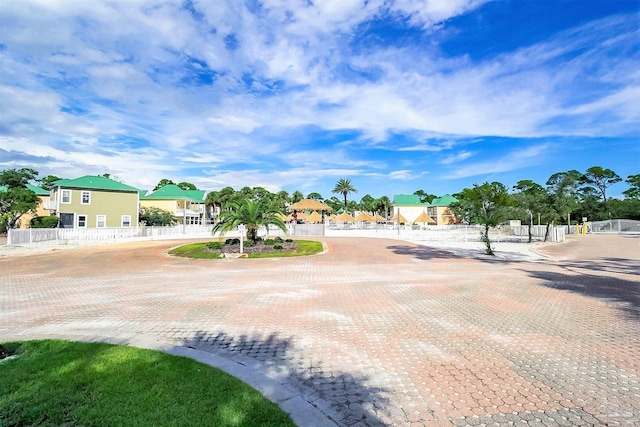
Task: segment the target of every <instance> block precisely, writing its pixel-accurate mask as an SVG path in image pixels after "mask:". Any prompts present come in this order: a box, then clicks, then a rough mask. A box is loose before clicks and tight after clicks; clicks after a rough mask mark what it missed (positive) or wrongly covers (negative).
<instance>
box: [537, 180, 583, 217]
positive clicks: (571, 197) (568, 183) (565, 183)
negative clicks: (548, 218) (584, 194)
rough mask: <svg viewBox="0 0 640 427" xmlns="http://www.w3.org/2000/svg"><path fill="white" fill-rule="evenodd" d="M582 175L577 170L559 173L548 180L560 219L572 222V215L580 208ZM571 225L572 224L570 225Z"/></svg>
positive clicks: (550, 192)
mask: <svg viewBox="0 0 640 427" xmlns="http://www.w3.org/2000/svg"><path fill="white" fill-rule="evenodd" d="M581 179H582V174H581V173H580V172H578V171H577V170H575V169H572V170H570V171H567V172H557V173H554V174H553V175H551V176H550V177H549V179H548V180H547V183H546V185H547V191H549V194H551V199H552V205H553V208H554V210H555V211H556V213H557V214H558V217H559V219H564V218H567V219H568V220H570V217H571V213H573V212H574V211H575V210H576V209H577V208H578V189H579V186H580V180H581ZM569 225H571V224H569Z"/></svg>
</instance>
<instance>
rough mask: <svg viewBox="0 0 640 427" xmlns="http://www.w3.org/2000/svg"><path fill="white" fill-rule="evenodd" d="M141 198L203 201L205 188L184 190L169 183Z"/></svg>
mask: <svg viewBox="0 0 640 427" xmlns="http://www.w3.org/2000/svg"><path fill="white" fill-rule="evenodd" d="M140 200H189V201H192V202H199V203H202V202H204V190H183V189H182V188H180V187H178V186H177V185H175V184H169V185H165V186H163V187H160V188H158V189H157V190H156V191H152V192H151V193H148V194H145V195H144V196H143V195H141V196H140Z"/></svg>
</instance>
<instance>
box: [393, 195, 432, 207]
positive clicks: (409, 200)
mask: <svg viewBox="0 0 640 427" xmlns="http://www.w3.org/2000/svg"><path fill="white" fill-rule="evenodd" d="M393 206H428V204H427V203H422V202H420V196H418V195H416V194H396V195H395V196H393Z"/></svg>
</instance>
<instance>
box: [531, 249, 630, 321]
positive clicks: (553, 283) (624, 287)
mask: <svg viewBox="0 0 640 427" xmlns="http://www.w3.org/2000/svg"><path fill="white" fill-rule="evenodd" d="M625 261H628V260H625ZM585 264H586V263H582V264H579V268H581V269H589V268H591V269H592V270H598V271H609V270H607V269H606V268H605V267H606V266H607V265H608V263H607V262H604V263H602V264H601V265H599V266H597V267H596V266H595V265H597V262H592V263H589V265H585ZM572 265H573V266H574V268H577V267H578V263H572ZM620 268H622V269H623V270H625V271H626V270H627V266H626V265H623V266H622V267H620ZM523 271H525V272H526V273H527V274H529V275H530V276H531V277H535V278H538V279H541V280H543V285H544V286H547V287H550V288H554V289H561V290H565V291H569V292H575V293H578V294H581V295H585V296H589V297H593V298H598V299H602V300H607V301H615V302H618V303H622V304H620V305H619V307H618V308H619V309H620V310H622V311H623V312H625V313H626V314H627V316H628V317H629V318H631V319H634V320H640V281H637V280H636V281H634V280H627V279H620V278H616V277H611V276H602V275H595V274H584V273H580V274H575V273H571V274H569V273H557V272H550V271H529V270H523ZM630 274H632V273H630Z"/></svg>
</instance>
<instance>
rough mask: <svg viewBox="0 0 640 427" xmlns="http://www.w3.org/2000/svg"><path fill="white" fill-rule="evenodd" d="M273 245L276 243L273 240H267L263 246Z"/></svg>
mask: <svg viewBox="0 0 640 427" xmlns="http://www.w3.org/2000/svg"><path fill="white" fill-rule="evenodd" d="M275 243H276V241H275V240H273V239H267V240H265V241H264V244H265V245H269V246H271V245H275Z"/></svg>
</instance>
